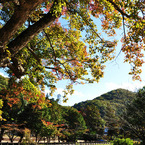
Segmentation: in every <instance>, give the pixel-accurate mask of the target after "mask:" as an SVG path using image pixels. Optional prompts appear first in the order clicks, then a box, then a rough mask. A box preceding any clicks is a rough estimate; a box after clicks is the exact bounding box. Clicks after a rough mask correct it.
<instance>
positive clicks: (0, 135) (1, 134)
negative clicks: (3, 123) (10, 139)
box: [0, 128, 5, 142]
mask: <svg viewBox="0 0 145 145" xmlns="http://www.w3.org/2000/svg"><path fill="white" fill-rule="evenodd" d="M4 131H5V130H4V128H1V133H0V142H2V140H3V135H4Z"/></svg>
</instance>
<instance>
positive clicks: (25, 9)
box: [0, 0, 44, 47]
mask: <svg viewBox="0 0 145 145" xmlns="http://www.w3.org/2000/svg"><path fill="white" fill-rule="evenodd" d="M43 1H44V0H24V1H23V3H21V5H18V6H16V8H15V11H14V14H13V15H12V17H11V18H10V20H9V21H8V22H7V23H6V24H5V25H4V26H3V27H2V28H1V29H0V44H1V45H2V46H3V47H4V46H5V45H6V44H7V43H8V42H9V40H10V38H12V37H13V35H14V34H15V33H16V32H17V30H18V29H19V28H20V27H21V26H22V25H23V24H24V23H25V22H26V20H27V19H28V17H29V16H30V14H31V13H32V12H33V11H34V10H35V9H36V7H37V6H38V5H40V4H41V3H42V2H43Z"/></svg>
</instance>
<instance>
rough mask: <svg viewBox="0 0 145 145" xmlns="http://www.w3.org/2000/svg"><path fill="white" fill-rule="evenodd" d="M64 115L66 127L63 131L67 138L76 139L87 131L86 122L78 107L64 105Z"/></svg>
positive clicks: (69, 139)
mask: <svg viewBox="0 0 145 145" xmlns="http://www.w3.org/2000/svg"><path fill="white" fill-rule="evenodd" d="M62 116H63V118H64V124H65V125H66V129H64V130H63V131H62V134H63V135H65V140H67V141H76V140H77V139H78V137H80V136H82V134H83V133H85V131H86V123H85V120H84V118H83V116H82V115H81V113H79V112H78V110H77V109H75V108H73V107H63V112H62Z"/></svg>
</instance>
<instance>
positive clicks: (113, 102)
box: [73, 89, 136, 116]
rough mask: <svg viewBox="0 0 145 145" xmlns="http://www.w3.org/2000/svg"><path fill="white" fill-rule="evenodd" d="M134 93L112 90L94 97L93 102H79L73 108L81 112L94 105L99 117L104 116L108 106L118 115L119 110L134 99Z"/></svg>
mask: <svg viewBox="0 0 145 145" xmlns="http://www.w3.org/2000/svg"><path fill="white" fill-rule="evenodd" d="M135 94H136V93H134V92H131V91H128V90H125V89H117V90H112V91H110V92H108V93H105V94H103V95H101V96H99V97H96V98H95V99H93V100H87V101H84V102H80V103H78V104H75V105H74V106H73V107H74V108H76V109H78V110H81V109H82V108H85V107H86V106H87V105H92V104H93V105H95V106H96V107H98V109H99V110H100V113H101V115H102V116H103V115H104V112H105V110H106V108H108V106H110V107H111V108H112V109H113V110H115V111H116V113H120V112H121V110H122V109H123V108H124V107H125V104H127V103H129V102H130V101H131V100H133V98H134V97H135Z"/></svg>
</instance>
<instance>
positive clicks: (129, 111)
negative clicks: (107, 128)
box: [122, 87, 145, 144]
mask: <svg viewBox="0 0 145 145" xmlns="http://www.w3.org/2000/svg"><path fill="white" fill-rule="evenodd" d="M144 118H145V87H143V88H142V89H140V90H139V91H138V93H137V95H136V98H135V99H134V100H133V101H132V102H131V103H130V104H128V105H127V107H126V112H124V113H123V118H122V120H123V122H124V124H123V129H124V130H125V132H130V135H131V136H135V137H136V138H139V139H141V140H142V142H143V144H145V121H144Z"/></svg>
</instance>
